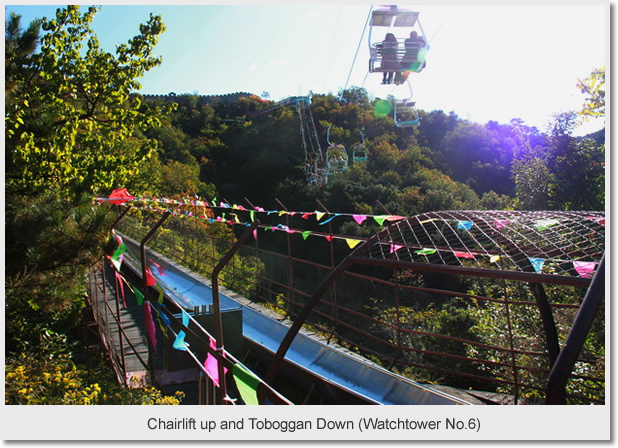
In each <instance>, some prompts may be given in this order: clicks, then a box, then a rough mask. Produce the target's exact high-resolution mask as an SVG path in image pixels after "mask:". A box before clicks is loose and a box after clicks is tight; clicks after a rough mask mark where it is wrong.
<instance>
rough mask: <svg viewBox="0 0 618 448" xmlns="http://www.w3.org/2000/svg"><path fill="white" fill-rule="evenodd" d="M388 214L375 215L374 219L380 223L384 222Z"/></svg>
mask: <svg viewBox="0 0 618 448" xmlns="http://www.w3.org/2000/svg"><path fill="white" fill-rule="evenodd" d="M386 217H387V215H378V216H374V217H373V219H374V221H375V222H377V223H378V224H380V225H383V224H384V220H385V219H386Z"/></svg>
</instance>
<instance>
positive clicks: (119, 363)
mask: <svg viewBox="0 0 618 448" xmlns="http://www.w3.org/2000/svg"><path fill="white" fill-rule="evenodd" d="M88 288H89V292H90V302H91V308H92V314H93V316H94V318H95V321H96V323H97V326H98V329H99V334H100V337H101V342H102V344H103V346H104V348H105V350H106V351H107V353H108V355H109V359H110V360H111V362H112V365H113V367H114V370H115V372H116V376H117V378H118V381H119V382H120V383H124V384H125V385H127V386H128V387H140V386H150V385H152V381H151V379H150V375H149V374H148V371H149V365H150V363H152V367H153V368H154V376H155V383H156V386H157V387H159V388H160V389H161V390H162V391H163V392H164V393H165V394H167V395H170V394H173V393H174V392H175V391H177V390H182V391H184V392H185V399H184V400H183V402H182V403H183V404H197V390H198V384H197V381H198V378H199V373H198V369H197V368H188V369H182V370H176V371H172V372H170V371H167V370H165V344H166V340H165V337H164V336H163V334H162V333H161V331H160V330H159V329H158V328H157V331H156V332H155V333H156V338H157V351H156V353H152V354H150V353H149V350H148V337H147V334H146V326H145V316H144V306H143V305H139V304H138V303H137V299H136V298H135V295H134V294H133V292H132V291H131V289H130V288H129V287H127V285H126V284H124V285H123V287H121V286H120V285H119V283H118V282H117V281H116V276H115V270H114V268H113V266H111V265H110V264H109V263H105V264H104V267H99V268H98V269H96V270H95V271H93V273H92V274H91V275H90V277H89V278H88ZM123 289H124V298H123ZM151 356H152V359H151V358H150V357H151Z"/></svg>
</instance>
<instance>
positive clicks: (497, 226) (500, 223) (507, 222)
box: [494, 219, 511, 229]
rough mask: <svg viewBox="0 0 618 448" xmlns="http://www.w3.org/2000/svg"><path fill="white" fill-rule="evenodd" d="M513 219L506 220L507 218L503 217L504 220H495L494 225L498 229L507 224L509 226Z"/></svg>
mask: <svg viewBox="0 0 618 448" xmlns="http://www.w3.org/2000/svg"><path fill="white" fill-rule="evenodd" d="M510 222H511V221H509V220H506V219H502V220H496V221H494V226H495V227H496V229H502V228H504V227H506V226H508V225H509V224H510Z"/></svg>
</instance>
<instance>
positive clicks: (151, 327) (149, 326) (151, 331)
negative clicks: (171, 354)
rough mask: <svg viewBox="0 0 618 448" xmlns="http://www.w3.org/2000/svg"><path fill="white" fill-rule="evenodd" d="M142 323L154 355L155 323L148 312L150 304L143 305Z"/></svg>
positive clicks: (150, 312)
mask: <svg viewBox="0 0 618 448" xmlns="http://www.w3.org/2000/svg"><path fill="white" fill-rule="evenodd" d="M144 321H145V322H144V323H145V325H146V334H147V335H148V339H149V340H150V343H151V344H152V348H153V349H154V351H155V353H156V351H157V336H156V333H155V323H154V319H153V318H152V311H151V310H150V302H146V303H145V305H144Z"/></svg>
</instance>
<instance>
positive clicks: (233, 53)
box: [5, 1, 609, 135]
mask: <svg viewBox="0 0 618 448" xmlns="http://www.w3.org/2000/svg"><path fill="white" fill-rule="evenodd" d="M381 7H382V6H381V5H373V6H372V5H371V4H369V3H365V4H362V3H333V4H308V3H303V4H298V3H293V2H292V3H286V4H272V3H269V4H259V3H246V4H240V5H214V4H213V5H208V4H187V5H182V6H179V5H176V6H170V5H165V4H157V3H139V2H137V3H135V4H134V5H131V6H128V5H112V4H103V6H102V7H101V11H100V12H99V13H98V14H97V16H96V17H95V19H94V21H93V24H92V27H93V29H94V31H95V33H96V34H97V36H98V38H99V41H100V43H101V45H102V46H103V48H104V49H106V50H107V51H110V52H113V51H114V49H115V45H116V44H118V43H123V42H126V41H127V40H128V39H130V38H131V37H133V36H135V35H136V34H138V32H139V24H140V23H145V22H146V21H147V20H148V17H149V15H150V13H155V14H160V15H161V17H162V20H163V23H164V24H165V26H166V31H165V33H163V34H162V35H161V37H160V40H159V43H158V44H157V46H156V47H155V54H157V55H160V56H162V58H163V62H162V64H161V65H160V66H159V67H156V68H154V69H152V70H151V71H150V72H148V73H147V74H146V75H145V76H144V77H143V78H141V79H140V82H141V84H142V89H141V92H142V93H152V94H166V93H169V92H176V93H177V94H180V93H197V94H201V95H210V94H225V93H232V92H239V91H245V92H250V93H254V94H257V95H263V94H265V93H268V95H269V99H271V100H280V99H283V98H286V97H288V96H296V95H308V94H310V93H318V94H327V93H333V94H335V95H336V94H338V93H339V92H340V90H341V89H342V88H344V87H347V88H350V87H354V86H360V87H364V88H366V89H367V91H368V93H369V95H370V96H371V97H379V98H385V97H386V96H387V95H389V94H390V95H393V96H394V97H395V98H398V99H407V98H410V97H412V98H413V99H414V101H416V105H417V108H418V109H421V110H425V111H432V110H442V111H444V112H445V113H449V112H451V111H452V112H455V113H456V114H457V115H458V116H459V117H460V118H462V119H467V120H470V121H473V122H477V123H481V124H484V123H486V122H487V121H489V120H494V121H498V122H499V123H504V124H506V123H509V122H510V120H511V119H514V118H519V119H522V120H523V121H524V122H525V124H527V125H529V126H536V127H537V128H539V130H541V131H546V130H547V127H548V125H549V124H550V122H551V119H552V115H553V114H556V113H560V112H565V111H571V110H575V111H578V110H580V109H581V107H582V105H583V102H584V98H585V96H584V95H583V94H582V93H581V92H580V91H579V90H578V89H577V80H578V79H585V78H587V77H588V76H590V73H591V72H592V71H593V70H594V69H596V68H601V67H603V66H607V67H608V68H609V29H608V27H609V3H608V2H603V1H596V2H595V1H592V2H588V3H586V4H579V5H576V4H568V3H564V4H555V3H554V4H545V5H534V4H525V3H520V4H517V3H510V4H506V3H504V4H502V3H498V4H496V3H492V4H490V5H479V4H478V3H477V4H474V5H468V4H465V3H451V4H443V5H435V4H420V5H419V4H416V5H414V6H410V5H398V7H399V8H401V9H411V10H414V11H418V12H419V13H420V15H419V20H420V23H421V25H422V28H423V30H424V32H425V35H426V37H427V39H428V40H429V44H430V50H429V52H428V54H427V66H426V68H425V69H424V70H423V71H422V72H421V73H413V74H412V75H411V76H410V78H409V79H410V84H409V86H408V85H403V86H398V87H397V86H382V85H380V81H381V74H380V73H374V74H369V75H368V73H367V68H368V60H369V48H368V47H369V31H370V28H369V26H366V21H367V18H368V15H369V13H370V10H371V8H373V9H379V8H381ZM56 8H57V6H54V5H53V4H46V5H24V4H21V5H11V4H5V14H8V12H10V11H15V12H17V13H19V14H21V15H22V20H23V22H24V23H28V22H29V21H30V20H32V19H33V18H35V17H42V16H47V17H53V16H54V15H55V10H56ZM384 33H385V29H384V28H381V29H377V30H376V29H374V30H373V31H372V32H371V40H372V41H379V40H382V39H383V37H384V36H383V34H384ZM398 37H401V38H404V37H407V36H406V35H402V36H398ZM608 80H609V76H608ZM608 82H609V81H608ZM607 110H608V111H609V107H608V109H607ZM602 127H603V121H602V120H596V121H593V122H590V123H588V124H587V125H584V126H582V127H580V128H578V129H577V130H576V131H575V135H583V134H585V133H587V132H592V131H596V130H598V129H600V128H602Z"/></svg>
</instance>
